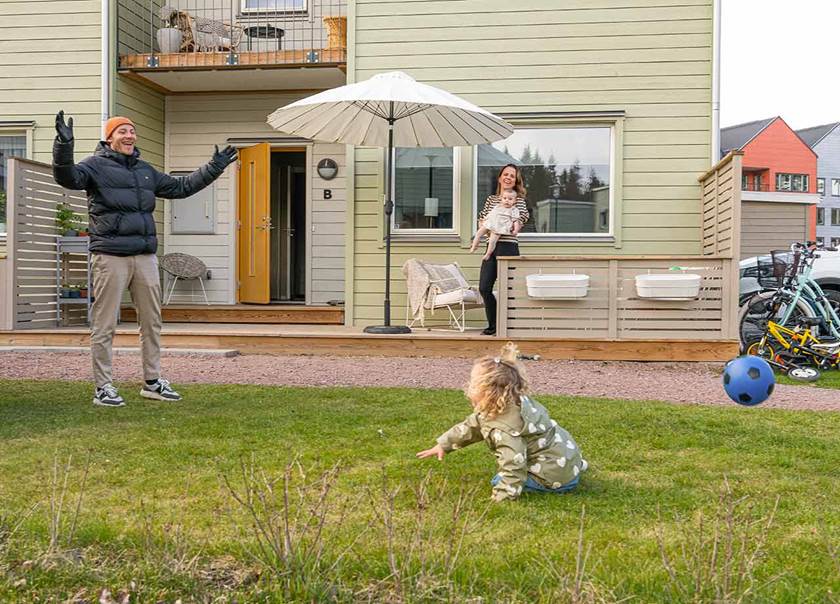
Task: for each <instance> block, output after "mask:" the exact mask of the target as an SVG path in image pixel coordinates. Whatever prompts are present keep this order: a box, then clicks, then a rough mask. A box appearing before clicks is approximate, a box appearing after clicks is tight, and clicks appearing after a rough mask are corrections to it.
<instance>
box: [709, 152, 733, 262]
mask: <svg viewBox="0 0 840 604" xmlns="http://www.w3.org/2000/svg"><path fill="white" fill-rule="evenodd" d="M742 158H743V154H742V153H741V152H732V153H730V154H728V155H727V156H726V157H724V158H723V159H722V160H721V161H720V162H719V163H718V164H717V165H716V166H715V167H714V168H712V169H711V170H709V171H708V172H707V173H706V174H704V175H703V176H701V177H700V187H701V203H702V211H703V255H704V256H717V257H722V258H738V256H739V241H740V228H741V171H742V166H741V161H742Z"/></svg>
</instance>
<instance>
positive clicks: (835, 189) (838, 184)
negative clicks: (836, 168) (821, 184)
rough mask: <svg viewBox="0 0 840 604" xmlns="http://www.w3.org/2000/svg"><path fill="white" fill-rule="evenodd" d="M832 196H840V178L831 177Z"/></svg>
mask: <svg viewBox="0 0 840 604" xmlns="http://www.w3.org/2000/svg"><path fill="white" fill-rule="evenodd" d="M831 196H832V197H840V178H832V179H831Z"/></svg>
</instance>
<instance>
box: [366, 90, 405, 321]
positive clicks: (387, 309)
mask: <svg viewBox="0 0 840 604" xmlns="http://www.w3.org/2000/svg"><path fill="white" fill-rule="evenodd" d="M391 105H392V107H391V110H392V111H393V103H392V104H391ZM395 121H396V120H395V119H394V118H393V117H390V118H388V153H387V155H386V156H385V300H384V308H383V311H384V315H385V324H384V325H371V326H368V327H365V329H364V331H365V333H411V329H410V328H409V327H408V326H406V325H391V215H392V214H393V213H394V201H393V200H392V199H391V172H392V168H393V166H391V157H392V154H393V152H394V122H395Z"/></svg>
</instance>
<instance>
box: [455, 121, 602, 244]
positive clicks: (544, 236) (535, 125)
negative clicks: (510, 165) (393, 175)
mask: <svg viewBox="0 0 840 604" xmlns="http://www.w3.org/2000/svg"><path fill="white" fill-rule="evenodd" d="M616 121H617V119H616V120H613V119H610V120H606V121H600V120H593V121H561V120H558V121H556V122H554V121H549V122H527V121H523V122H521V123H516V124H514V130H515V129H516V128H521V129H523V130H537V129H545V130H560V129H561V128H579V129H581V128H609V129H610V201H609V229H608V230H607V232H606V233H591V232H590V233H530V232H529V233H519V235H518V238H519V240H520V241H533V242H539V241H542V242H551V241H558V242H562V241H565V240H575V239H589V240H592V241H599V240H605V239H606V240H612V239H615V236H616V235H615V232H616V228H615V224H616V220H615V218H616V217H615V212H616V209H615V206H616V203H615V196H616V188H615V183H616V169H617V167H616V165H615V164H616V161H615V148H616V138H617V137H616ZM472 183H473V184H472V198H473V220H472V234H473V235H475V232H476V231H477V230H478V224H477V223H478V212H479V207H478V205H479V203H484V200H483V199H482V200H480V201H479V199H478V147H473V166H472ZM525 184H526V186H527V183H525ZM531 219H532V220H533V219H534V217H533V216H532V217H531ZM597 222H600V217H598V220H597Z"/></svg>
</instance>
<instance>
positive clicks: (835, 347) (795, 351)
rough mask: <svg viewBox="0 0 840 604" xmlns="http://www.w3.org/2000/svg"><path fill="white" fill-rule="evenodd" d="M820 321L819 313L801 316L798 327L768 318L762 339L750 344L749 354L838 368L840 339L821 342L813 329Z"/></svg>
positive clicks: (792, 363) (787, 362)
mask: <svg viewBox="0 0 840 604" xmlns="http://www.w3.org/2000/svg"><path fill="white" fill-rule="evenodd" d="M819 324H820V319H819V318H816V317H801V318H799V321H798V325H797V326H796V327H794V328H790V327H785V326H784V325H781V324H779V323H776V322H775V321H768V322H767V328H766V329H765V331H764V334H763V335H762V337H761V339H760V340H758V341H756V342H753V343H751V344H750V345H749V346H748V347H747V354H751V355H755V356H760V357H763V358H764V359H768V360H772V361H774V362H775V363H778V364H780V365H783V366H785V367H787V366H798V365H802V364H805V363H809V364H812V365H815V366H816V367H819V368H820V369H823V370H825V369H833V368H837V367H838V366H840V343H837V342H825V343H824V342H821V341H820V339H819V338H817V337H816V336H815V335H814V333H813V331H812V330H811V328H812V327H816V326H817V325H819Z"/></svg>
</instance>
